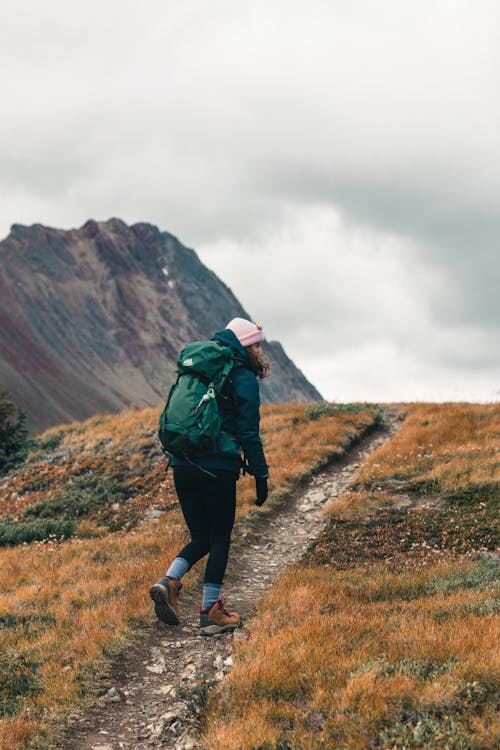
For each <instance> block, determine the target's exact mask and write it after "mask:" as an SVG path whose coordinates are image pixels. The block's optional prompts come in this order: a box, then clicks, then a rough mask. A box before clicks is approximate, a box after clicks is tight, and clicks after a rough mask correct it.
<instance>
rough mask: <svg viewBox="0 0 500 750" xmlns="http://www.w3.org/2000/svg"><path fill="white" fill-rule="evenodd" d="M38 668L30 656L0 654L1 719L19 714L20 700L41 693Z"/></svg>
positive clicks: (24, 654) (23, 654)
mask: <svg viewBox="0 0 500 750" xmlns="http://www.w3.org/2000/svg"><path fill="white" fill-rule="evenodd" d="M38 667H39V664H38V662H37V661H35V660H34V659H33V658H32V656H30V654H26V653H11V654H5V653H0V718H4V717H5V716H14V715H15V714H17V713H19V711H20V708H21V700H20V699H21V698H22V697H24V696H30V695H36V694H37V693H39V692H40V691H41V689H42V684H41V681H40V679H39V677H38V674H37V672H38Z"/></svg>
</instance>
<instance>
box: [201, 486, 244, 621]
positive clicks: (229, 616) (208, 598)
mask: <svg viewBox="0 0 500 750" xmlns="http://www.w3.org/2000/svg"><path fill="white" fill-rule="evenodd" d="M236 479H237V477H236V475H235V474H233V473H231V472H222V471H221V472H217V479H216V480H214V481H212V482H211V483H210V484H208V483H207V485H206V492H205V495H204V501H205V506H206V508H207V516H208V517H209V518H210V522H209V538H210V550H209V556H208V561H207V565H206V568H205V577H204V586H203V603H202V606H201V617H200V628H201V633H202V634H203V635H214V634H215V633H221V632H224V631H225V630H234V628H236V627H238V626H239V625H240V624H241V618H240V616H239V615H238V613H237V612H228V611H227V610H226V609H225V608H224V607H223V605H222V603H221V601H220V590H221V586H222V581H223V579H224V573H225V571H226V566H227V560H228V556H229V548H230V544H231V533H232V530H233V525H234V517H235V511H236Z"/></svg>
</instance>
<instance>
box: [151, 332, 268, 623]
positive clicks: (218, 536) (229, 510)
mask: <svg viewBox="0 0 500 750" xmlns="http://www.w3.org/2000/svg"><path fill="white" fill-rule="evenodd" d="M212 340H213V341H216V342H218V343H220V344H222V345H224V346H228V347H229V348H230V349H231V351H232V353H233V357H234V360H235V365H234V367H233V369H232V371H231V375H230V376H229V379H228V380H227V382H226V383H225V385H224V386H223V388H222V390H221V393H220V394H218V396H217V402H218V406H219V410H220V413H221V416H222V431H223V432H225V433H227V434H228V435H229V436H231V437H232V438H234V439H235V440H236V441H237V443H238V445H239V447H240V449H241V451H242V452H243V455H244V457H245V460H246V462H247V468H248V471H249V473H250V474H252V475H253V476H254V478H255V485H256V492H257V500H256V504H257V505H259V506H260V505H262V504H263V503H264V502H265V501H266V499H267V495H268V487H267V480H268V476H269V469H268V466H267V463H266V459H265V456H264V450H263V448H262V442H261V439H260V436H259V422H260V415H259V405H260V398H259V383H258V378H264V377H266V375H267V374H268V371H269V365H268V363H267V362H266V361H265V360H264V356H263V352H262V341H263V340H264V334H263V332H262V327H261V326H260V325H258V324H256V323H252V322H251V321H249V320H245V319H244V318H233V320H231V321H230V322H229V323H228V325H227V326H226V328H225V329H224V330H223V331H219V332H218V333H216V334H215V335H214V336H213V337H212ZM171 463H172V467H173V472H174V484H175V490H176V493H177V497H178V499H179V503H180V506H181V509H182V513H183V515H184V519H185V521H186V524H187V527H188V529H189V533H190V535H191V540H190V541H189V542H188V544H187V545H186V546H185V547H183V549H182V550H181V551H180V552H179V553H178V555H177V557H176V558H175V559H174V560H173V561H172V563H171V565H170V567H169V568H168V570H167V572H166V573H165V576H163V578H160V580H159V581H158V582H157V583H155V584H154V586H152V587H151V589H150V591H149V593H150V596H151V598H152V600H153V602H154V607H155V612H156V615H157V617H158V618H159V619H160V620H162V622H165V623H167V624H168V625H177V624H179V618H178V598H179V592H180V590H181V588H182V583H181V579H182V577H183V576H184V575H185V574H186V573H187V571H188V570H189V569H190V568H191V567H192V566H193V565H194V564H195V563H196V562H198V560H201V558H202V557H204V556H205V555H207V554H208V560H207V564H206V568H205V576H204V584H203V600H202V605H201V607H200V633H201V634H202V635H215V634H216V633H223V632H225V631H228V630H234V629H235V628H238V627H239V626H240V625H241V617H240V615H239V614H238V613H237V612H230V611H228V610H227V609H226V608H225V606H224V603H223V600H222V599H221V596H220V592H221V588H222V582H223V578H224V573H225V570H226V565H227V560H228V555H229V546H230V543H231V533H232V530H233V525H234V519H235V511H236V482H237V480H238V477H239V474H240V469H241V458H240V459H239V458H238V457H237V456H228V455H222V454H220V455H218V454H212V455H207V456H203V457H201V458H197V459H196V464H194V463H193V462H192V461H188V460H187V459H185V458H182V457H180V456H175V455H174V456H172V462H171Z"/></svg>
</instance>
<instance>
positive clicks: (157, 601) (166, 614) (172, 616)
mask: <svg viewBox="0 0 500 750" xmlns="http://www.w3.org/2000/svg"><path fill="white" fill-rule="evenodd" d="M149 596H150V597H151V599H152V600H153V603H154V605H155V614H156V616H157V618H158V619H159V620H161V621H162V622H165V623H166V624H167V625H178V624H179V618H178V617H177V613H176V611H175V609H173V608H172V607H171V606H170V604H169V603H168V589H167V588H166V587H165V586H162V585H161V583H155V585H154V586H151V588H150V589H149Z"/></svg>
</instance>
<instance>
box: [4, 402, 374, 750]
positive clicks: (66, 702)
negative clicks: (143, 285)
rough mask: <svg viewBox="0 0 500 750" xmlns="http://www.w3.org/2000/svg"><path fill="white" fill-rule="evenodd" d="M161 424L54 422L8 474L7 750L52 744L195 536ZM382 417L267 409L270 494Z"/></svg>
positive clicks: (132, 416)
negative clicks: (188, 531) (61, 720)
mask: <svg viewBox="0 0 500 750" xmlns="http://www.w3.org/2000/svg"><path fill="white" fill-rule="evenodd" d="M157 419H158V413H157V411H156V410H151V409H150V410H146V411H143V412H128V413H123V414H121V415H118V416H113V417H109V416H100V417H96V418H94V419H91V420H88V421H86V422H83V423H79V424H76V423H75V424H71V425H68V426H63V427H59V428H56V429H51V430H49V431H47V432H46V433H44V434H43V435H42V436H41V437H40V439H39V441H38V446H37V448H36V449H35V450H33V451H32V453H31V454H30V455H29V457H28V460H27V461H26V463H25V464H24V465H23V466H22V467H21V468H20V469H19V470H18V471H17V472H12V473H11V474H9V475H7V476H6V477H4V478H3V479H2V480H1V481H0V750H7V748H9V750H20V748H26V747H28V746H30V745H31V744H34V745H40V744H43V742H46V744H47V743H48V744H49V745H50V740H47V737H48V736H50V732H51V731H52V727H53V725H54V722H55V721H57V719H58V717H60V716H61V715H63V714H64V713H65V712H67V711H68V710H69V709H70V708H71V707H72V706H74V705H75V704H77V703H78V702H79V701H81V700H82V699H84V698H85V696H87V695H88V694H89V691H90V692H91V690H92V687H93V685H95V680H96V675H98V674H99V671H100V669H101V668H102V665H103V663H105V661H106V660H107V659H109V658H110V657H112V656H113V655H114V654H116V653H117V651H118V650H119V649H120V648H123V646H124V644H125V643H126V642H127V639H129V638H130V637H131V632H132V628H133V626H134V625H137V624H144V623H148V622H151V621H152V620H153V617H154V616H153V615H152V614H151V602H150V600H149V596H148V588H149V585H150V584H151V583H152V582H154V581H155V580H156V579H157V578H158V576H159V575H161V574H163V572H164V570H165V567H166V565H167V563H168V562H169V560H170V558H171V557H172V556H173V555H174V554H175V552H177V550H178V548H179V546H180V545H181V544H183V543H184V541H185V538H186V537H185V529H184V524H183V523H182V521H181V516H180V514H179V512H178V510H177V503H176V500H175V495H174V491H173V485H172V475H171V473H169V474H167V475H165V460H164V458H163V456H162V454H161V452H160V450H159V447H158V442H157V439H156V425H157ZM379 419H380V412H379V410H377V409H375V408H367V407H364V406H353V405H350V406H346V407H333V406H331V405H325V404H319V405H314V406H310V407H306V406H299V405H283V406H273V407H267V408H265V409H264V410H263V420H262V424H263V436H264V441H265V447H266V453H267V456H268V460H269V463H270V467H271V476H272V484H271V490H272V495H273V497H274V498H277V497H279V495H280V494H282V493H285V492H287V491H288V490H289V489H290V488H291V487H292V486H293V485H294V484H296V482H297V481H298V480H299V479H300V478H301V477H303V476H305V475H307V474H308V473H310V472H311V471H312V470H313V469H314V468H316V467H317V466H319V465H321V464H323V463H325V462H326V461H327V460H328V459H329V458H330V457H331V456H332V455H334V454H341V453H342V452H343V451H344V450H345V449H346V447H347V446H349V445H350V444H351V443H352V442H353V440H355V439H356V438H357V437H358V436H359V435H361V434H363V433H364V432H365V431H366V430H367V429H369V428H370V427H372V426H374V425H375V424H376V423H377V422H378V420H379ZM238 484H239V488H238V517H239V518H240V519H242V518H245V517H247V516H248V515H249V514H250V513H251V512H260V511H255V510H253V504H252V500H253V498H254V497H255V489H254V484H253V482H252V480H251V479H250V478H249V477H246V478H244V479H242V480H240V482H239V483H238ZM271 502H272V500H271ZM151 510H161V511H163V514H162V515H161V517H160V518H159V520H152V519H149V520H147V514H148V512H149V511H151ZM190 577H191V578H190V580H191V581H194V580H195V578H196V573H193V574H190ZM188 586H189V576H188Z"/></svg>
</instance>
